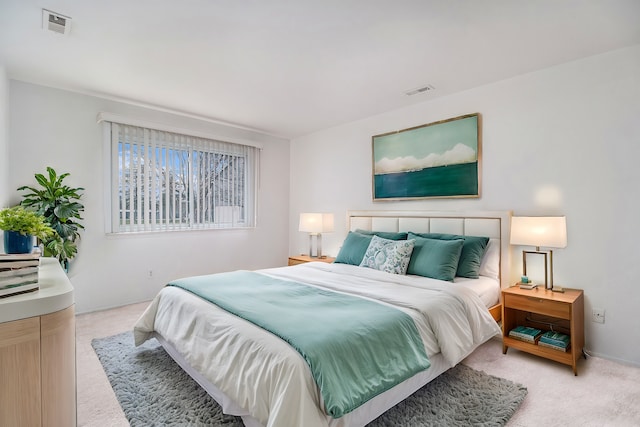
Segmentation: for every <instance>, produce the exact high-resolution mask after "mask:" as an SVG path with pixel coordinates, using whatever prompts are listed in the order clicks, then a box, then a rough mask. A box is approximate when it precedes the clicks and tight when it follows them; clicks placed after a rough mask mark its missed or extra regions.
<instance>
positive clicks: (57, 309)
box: [0, 258, 76, 427]
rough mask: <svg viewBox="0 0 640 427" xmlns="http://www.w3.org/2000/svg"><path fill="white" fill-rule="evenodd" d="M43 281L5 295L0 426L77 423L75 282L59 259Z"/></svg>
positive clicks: (50, 261)
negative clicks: (36, 287) (30, 288)
mask: <svg viewBox="0 0 640 427" xmlns="http://www.w3.org/2000/svg"><path fill="white" fill-rule="evenodd" d="M38 281H39V283H40V289H39V290H38V291H35V292H30V293H26V294H22V295H14V296H11V297H7V298H1V299H0V378H2V380H1V381H0V426H34V427H38V426H52V427H53V426H55V427H58V426H60V427H65V426H75V425H76V339H75V338H76V337H75V313H74V305H73V302H74V300H73V287H72V286H71V282H69V279H68V278H67V275H66V274H65V273H64V271H63V270H62V268H61V267H60V264H59V263H58V261H57V260H56V259H54V258H42V259H41V262H40V271H39V278H38Z"/></svg>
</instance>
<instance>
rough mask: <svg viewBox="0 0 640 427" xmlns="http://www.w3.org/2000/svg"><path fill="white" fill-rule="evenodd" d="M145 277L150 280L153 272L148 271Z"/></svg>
mask: <svg viewBox="0 0 640 427" xmlns="http://www.w3.org/2000/svg"><path fill="white" fill-rule="evenodd" d="M147 277H148V278H152V277H153V270H151V269H149V271H148V273H147Z"/></svg>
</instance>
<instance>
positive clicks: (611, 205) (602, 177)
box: [289, 46, 640, 365]
mask: <svg viewBox="0 0 640 427" xmlns="http://www.w3.org/2000/svg"><path fill="white" fill-rule="evenodd" d="M639 100H640V46H635V47H631V48H627V49H623V50H618V51H613V52H609V53H607V54H603V55H599V56H595V57H591V58H587V59H584V60H580V61H576V62H572V63H568V64H564V65H561V66H557V67H553V68H549V69H545V70H542V71H539V72H536V73H531V74H527V75H523V76H520V77H518V78H514V79H510V80H505V81H502V82H499V83H496V84H491V85H487V86H483V87H479V88H476V89H473V90H469V91H466V92H463V93H459V94H456V95H452V96H448V97H445V98H442V99H436V100H433V101H431V102H425V103H422V104H418V105H414V106H412V107H409V108H404V109H401V110H396V111H391V112H388V113H386V114H382V115H378V116H375V117H370V118H367V119H365V120H360V121H357V122H353V123H348V124H345V125H343V126H339V127H336V128H332V129H327V130H324V131H321V132H317V133H314V134H312V135H308V136H305V137H301V138H297V139H295V140H293V141H292V142H291V184H290V188H291V199H290V205H291V209H290V212H289V218H290V221H291V225H290V247H289V252H290V254H297V253H301V252H305V251H307V247H308V246H307V245H308V243H307V236H306V235H305V234H304V233H300V232H298V231H297V217H298V214H299V213H300V212H308V211H324V212H334V213H335V214H336V232H334V233H331V234H325V235H323V248H324V252H325V253H327V254H333V255H335V254H336V253H337V252H338V250H339V247H340V244H341V242H342V239H344V236H345V235H346V224H345V215H346V211H347V210H349V209H387V210H391V209H404V210H420V209H425V210H464V209H467V210H513V212H514V214H515V215H543V214H549V215H556V214H557V215H560V214H563V215H566V216H567V228H568V246H567V248H566V249H559V250H557V251H554V261H555V262H554V268H555V275H554V277H555V282H556V284H558V285H562V286H566V287H575V288H582V289H584V291H585V311H586V313H587V314H586V316H585V317H586V319H585V327H586V342H587V343H586V346H587V348H588V349H589V350H590V351H592V352H593V353H594V354H597V355H602V356H605V357H608V358H611V359H615V360H619V361H623V362H629V363H633V364H636V365H640V350H639V347H638V343H640V328H638V327H637V317H636V315H637V312H638V302H639V301H640V286H639V285H638V283H637V282H638V280H637V275H636V271H635V264H636V263H637V262H638V255H639V254H640V251H639V250H638V242H639V241H640V239H639V238H640V220H639V218H640V200H639V199H640V197H639V194H640V191H639V189H638V183H639V182H640V168H639V167H638V160H639V159H640V119H639V117H640V101H639ZM475 112H479V113H481V115H482V127H483V130H482V135H483V136H482V140H483V142H482V143H483V146H482V156H483V164H482V167H483V173H482V197H481V198H480V199H432V200H423V201H406V202H376V203H373V202H372V197H371V136H372V135H376V134H380V133H385V132H390V131H394V130H400V129H406V128H409V127H412V126H417V125H421V124H425V123H430V122H434V121H438V120H442V119H447V118H451V117H455V116H459V115H462V114H467V113H475ZM519 250H520V248H518V250H517V251H516V250H514V254H515V255H517V256H513V257H512V258H514V259H518V260H521V255H520V252H519ZM519 268H520V267H519V266H518V270H519ZM517 274H519V271H515V272H512V276H516V275H517ZM592 307H597V308H603V309H605V310H606V323H605V324H596V323H592V322H591V315H590V314H591V309H592Z"/></svg>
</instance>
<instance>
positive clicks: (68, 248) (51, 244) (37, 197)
mask: <svg viewBox="0 0 640 427" xmlns="http://www.w3.org/2000/svg"><path fill="white" fill-rule="evenodd" d="M47 174H48V176H47V177H45V175H43V174H39V173H38V174H35V178H36V181H38V184H40V188H35V187H30V186H27V185H25V186H22V187H20V188H18V191H28V192H27V193H26V194H25V195H24V196H23V197H24V199H23V200H22V203H21V204H22V205H23V206H25V207H29V208H32V209H35V210H36V211H37V212H38V213H40V214H42V215H43V216H44V217H45V219H46V220H47V221H48V222H49V224H50V225H51V228H53V229H54V230H55V233H54V234H53V235H51V236H48V237H47V238H45V239H42V243H43V244H44V255H45V256H53V257H56V258H58V260H59V261H60V264H61V265H62V267H63V268H64V269H65V270H67V269H68V267H69V260H70V259H72V258H73V257H74V256H75V255H76V253H77V252H78V247H77V244H78V240H79V239H80V230H81V229H84V226H83V225H82V224H81V223H80V221H81V220H82V217H81V216H80V213H81V212H82V211H83V210H84V205H82V203H80V198H81V197H82V194H81V193H80V192H81V191H83V190H84V188H81V187H78V188H71V187H69V186H68V185H64V184H63V181H64V179H65V178H66V177H67V176H69V174H68V173H63V174H61V175H58V174H57V173H56V171H55V170H54V169H53V168H51V167H47Z"/></svg>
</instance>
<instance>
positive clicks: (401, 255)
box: [360, 236, 415, 274]
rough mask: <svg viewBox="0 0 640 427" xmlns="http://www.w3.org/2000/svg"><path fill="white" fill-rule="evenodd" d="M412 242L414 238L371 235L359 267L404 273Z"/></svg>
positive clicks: (407, 264) (409, 257)
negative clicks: (391, 238) (401, 238)
mask: <svg viewBox="0 0 640 427" xmlns="http://www.w3.org/2000/svg"><path fill="white" fill-rule="evenodd" d="M414 244H415V240H389V239H383V238H381V237H378V236H373V237H372V238H371V243H369V247H368V248H367V252H365V254H364V257H363V258H362V262H361V263H360V267H368V268H374V269H376V270H380V271H386V272H387V273H393V274H406V272H407V267H408V266H409V260H410V259H411V253H412V252H413V245H414Z"/></svg>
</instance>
